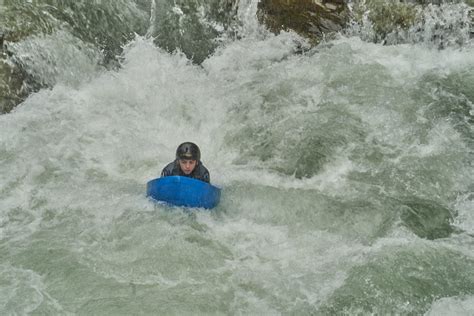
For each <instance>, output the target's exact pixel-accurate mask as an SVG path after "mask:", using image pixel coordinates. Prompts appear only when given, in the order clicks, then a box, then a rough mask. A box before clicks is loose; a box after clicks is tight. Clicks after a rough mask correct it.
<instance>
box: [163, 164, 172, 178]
mask: <svg viewBox="0 0 474 316" xmlns="http://www.w3.org/2000/svg"><path fill="white" fill-rule="evenodd" d="M173 168H174V163H169V164H168V165H167V166H166V167H164V168H163V170H162V171H161V177H162V178H163V177H168V176H172V175H173Z"/></svg>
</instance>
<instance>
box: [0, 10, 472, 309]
mask: <svg viewBox="0 0 474 316" xmlns="http://www.w3.org/2000/svg"><path fill="white" fill-rule="evenodd" d="M242 7H243V8H242V9H241V11H239V17H240V18H241V19H242V21H244V26H245V27H244V28H243V29H242V34H241V35H242V36H240V37H239V39H236V40H227V41H225V42H224V43H223V44H222V45H221V46H219V47H218V48H217V49H216V51H215V52H214V53H213V54H212V55H210V56H209V57H207V58H206V59H205V60H204V61H203V62H202V64H200V65H197V64H195V63H192V62H191V61H190V60H189V59H188V58H187V57H186V56H185V55H184V54H183V53H180V52H179V51H178V52H175V53H169V52H167V51H165V50H163V49H162V48H159V47H157V46H156V45H155V44H154V43H153V40H152V39H151V38H149V37H140V36H137V37H136V38H135V39H134V40H133V41H132V42H130V43H129V44H127V46H126V47H125V48H124V52H123V55H122V57H121V67H120V68H119V69H116V70H104V69H102V68H98V67H97V66H96V56H95V55H94V54H91V53H88V52H87V51H84V50H74V49H71V48H68V49H64V47H65V46H63V45H59V44H58V45H55V43H58V42H61V43H64V42H67V41H68V40H69V39H70V35H69V34H67V33H57V34H53V35H49V36H45V37H41V38H33V39H31V40H30V41H28V42H27V43H24V44H23V46H21V45H18V46H17V47H15V49H16V51H17V52H22V53H23V54H27V53H28V52H31V51H32V50H33V48H34V49H36V50H37V49H40V48H41V47H45V46H47V47H49V48H51V47H52V48H51V49H52V54H56V55H57V56H59V57H58V59H57V60H58V65H59V66H60V69H59V70H58V69H55V72H54V73H52V74H51V75H50V76H49V77H48V78H52V79H51V80H52V82H54V84H53V86H52V88H50V89H42V90H40V91H39V92H37V93H34V94H32V95H30V96H29V97H28V98H27V99H26V100H25V101H24V102H23V103H22V104H20V105H19V106H18V107H17V108H16V109H15V110H13V111H12V112H11V113H8V114H4V115H1V116H0V258H1V259H0V310H1V311H2V314H3V315H24V314H31V315H56V314H58V315H70V314H77V315H137V314H145V315H165V314H177V315H181V314H189V315H191V314H192V315H195V314H231V315H232V314H237V315H240V314H243V315H248V314H251V315H267V314H270V315H280V314H282V315H310V314H311V315H341V314H347V315H354V314H375V315H382V314H401V315H420V314H422V315H423V314H426V315H472V314H473V313H474V273H473V271H474V237H473V236H474V193H473V189H474V187H473V183H474V181H473V179H474V173H473V150H474V131H473V118H474V104H473V102H474V46H473V44H472V41H471V40H467V41H466V42H465V43H463V45H461V46H454V45H453V46H448V47H444V48H443V49H439V48H438V47H435V45H429V44H427V43H426V42H406V43H400V44H394V45H383V44H379V43H370V42H368V41H364V40H363V39H364V37H363V36H361V35H360V33H358V34H355V35H354V34H352V35H351V36H349V35H345V36H344V35H341V36H339V37H338V38H337V39H334V40H331V41H327V42H324V43H323V44H321V45H319V46H317V47H315V48H313V49H310V48H309V47H308V48H307V49H304V47H306V46H305V45H306V44H305V41H304V40H303V39H302V38H300V37H299V36H297V35H296V34H294V33H288V32H282V33H281V34H280V35H273V34H270V33H268V32H267V31H265V30H264V29H263V28H262V27H261V26H259V25H258V23H257V22H256V20H255V19H254V18H249V16H248V15H249V12H251V13H252V14H251V16H253V15H254V14H253V13H254V12H255V9H256V2H255V1H248V2H246V3H243V1H242ZM302 47H303V48H302ZM61 57H62V59H61ZM74 58H75V59H74ZM71 59H72V60H74V63H71V62H69V63H68V61H69V60H71ZM31 69H32V71H36V70H37V69H43V65H42V64H41V63H39V62H32V63H31ZM184 141H193V142H196V143H197V144H198V145H199V146H200V148H201V152H202V159H203V162H204V164H205V165H206V167H207V168H208V169H209V170H210V172H211V180H212V182H213V183H214V184H216V185H218V186H220V187H222V190H223V191H222V199H221V203H220V204H219V206H218V207H217V208H216V209H214V210H212V211H202V210H191V211H190V210H186V209H183V208H172V207H167V206H162V205H157V204H154V203H153V202H151V201H149V200H148V199H147V198H146V197H145V185H146V182H147V181H149V180H151V179H153V178H155V177H158V176H159V174H160V171H161V169H162V168H163V167H164V166H165V165H166V164H167V163H168V162H170V161H172V160H173V159H174V151H175V149H176V146H177V145H178V144H179V143H181V142H184Z"/></svg>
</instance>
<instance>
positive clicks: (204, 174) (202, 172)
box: [198, 163, 211, 183]
mask: <svg viewBox="0 0 474 316" xmlns="http://www.w3.org/2000/svg"><path fill="white" fill-rule="evenodd" d="M198 178H199V180H201V181H204V182H207V183H211V175H210V174H209V170H207V168H206V167H204V165H203V164H202V163H200V164H199V175H198Z"/></svg>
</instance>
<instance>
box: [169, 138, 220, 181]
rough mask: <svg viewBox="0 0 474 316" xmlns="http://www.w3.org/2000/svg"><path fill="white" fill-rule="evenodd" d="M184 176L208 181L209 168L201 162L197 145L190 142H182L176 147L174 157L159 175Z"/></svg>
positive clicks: (209, 178) (209, 179)
mask: <svg viewBox="0 0 474 316" xmlns="http://www.w3.org/2000/svg"><path fill="white" fill-rule="evenodd" d="M168 176H184V177H190V178H194V179H198V180H201V181H204V182H207V183H209V182H210V181H211V177H210V175H209V170H207V168H206V167H204V165H203V164H202V162H201V151H200V150H199V147H198V146H197V145H196V144H194V143H191V142H186V143H182V144H181V145H179V146H178V149H176V159H175V160H174V161H173V162H170V163H169V164H168V165H167V166H166V167H165V168H164V169H163V171H161V177H168Z"/></svg>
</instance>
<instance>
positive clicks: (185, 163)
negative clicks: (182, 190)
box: [179, 159, 197, 174]
mask: <svg viewBox="0 0 474 316" xmlns="http://www.w3.org/2000/svg"><path fill="white" fill-rule="evenodd" d="M196 164H197V161H196V160H191V159H180V160H179V166H180V167H181V170H182V171H183V172H184V174H190V173H191V172H193V170H194V168H196Z"/></svg>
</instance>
